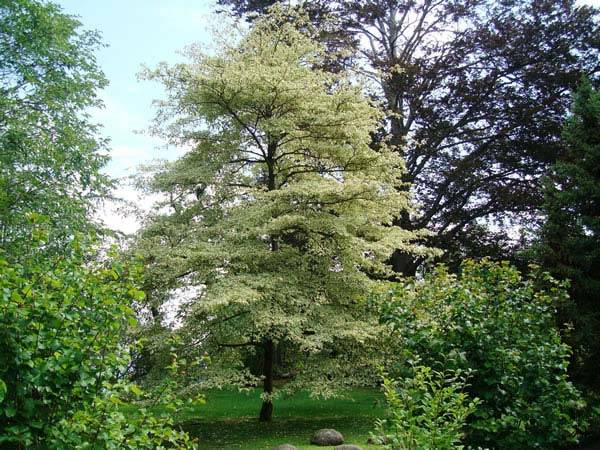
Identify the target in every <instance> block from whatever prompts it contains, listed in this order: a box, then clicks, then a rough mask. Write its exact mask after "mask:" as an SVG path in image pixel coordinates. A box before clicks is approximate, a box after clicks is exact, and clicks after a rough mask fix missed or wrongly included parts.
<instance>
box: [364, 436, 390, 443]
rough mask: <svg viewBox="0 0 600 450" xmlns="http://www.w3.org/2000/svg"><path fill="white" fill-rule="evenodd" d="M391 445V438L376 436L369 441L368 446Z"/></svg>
mask: <svg viewBox="0 0 600 450" xmlns="http://www.w3.org/2000/svg"><path fill="white" fill-rule="evenodd" d="M389 443H390V438H388V437H387V436H375V437H370V438H369V439H367V444H372V445H373V444H374V445H386V444H389Z"/></svg>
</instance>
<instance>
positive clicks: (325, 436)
mask: <svg viewBox="0 0 600 450" xmlns="http://www.w3.org/2000/svg"><path fill="white" fill-rule="evenodd" d="M310 443H311V444H314V445H340V444H343V443H344V436H342V433H340V432H339V431H336V430H334V429H331V428H324V429H322V430H318V431H316V432H315V434H314V435H313V437H312V439H311V440H310Z"/></svg>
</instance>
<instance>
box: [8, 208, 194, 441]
mask: <svg viewBox="0 0 600 450" xmlns="http://www.w3.org/2000/svg"><path fill="white" fill-rule="evenodd" d="M34 219H35V221H38V220H42V219H40V218H38V217H35V218H34ZM46 240H47V233H46V232H45V231H44V229H43V227H39V226H38V227H37V228H35V230H34V234H33V236H32V241H33V243H32V244H31V248H30V251H28V252H26V253H25V254H24V255H22V256H21V257H19V258H15V257H12V258H11V259H10V263H9V262H8V260H7V258H6V257H5V255H3V254H2V253H1V252H0V448H69V449H71V448H157V447H158V446H160V445H161V443H162V442H169V443H170V446H171V447H179V448H189V447H187V446H185V445H184V443H187V441H188V439H187V437H186V436H185V435H183V434H181V433H178V432H175V431H173V430H172V429H171V428H170V427H169V424H170V423H169V420H168V419H164V418H156V417H151V416H150V415H148V414H142V415H141V416H139V417H137V416H136V417H134V418H127V419H126V418H125V417H124V416H122V414H121V413H120V411H119V410H120V408H122V406H121V404H122V403H123V399H127V398H134V397H136V396H141V395H142V392H141V391H140V390H139V388H138V387H137V386H135V385H133V384H130V383H128V382H127V381H126V375H127V370H128V364H129V346H127V345H124V344H123V333H124V331H125V329H126V327H127V326H132V325H135V322H136V320H135V317H134V314H133V311H132V309H131V307H130V305H131V304H132V302H134V301H135V300H139V299H140V298H141V297H142V296H143V294H142V293H141V292H140V291H138V290H137V289H136V288H135V283H134V281H135V276H136V273H135V268H134V267H129V268H127V267H124V266H122V265H120V264H118V263H116V262H113V263H102V264H100V263H94V262H92V261H90V259H89V257H88V256H87V252H86V249H85V246H83V245H82V244H81V242H80V241H79V240H77V239H76V240H74V242H73V244H72V246H71V248H70V249H68V248H65V249H64V251H63V252H62V253H61V254H60V255H55V256H50V255H48V254H47V253H45V252H44V251H43V250H44V245H45V242H46Z"/></svg>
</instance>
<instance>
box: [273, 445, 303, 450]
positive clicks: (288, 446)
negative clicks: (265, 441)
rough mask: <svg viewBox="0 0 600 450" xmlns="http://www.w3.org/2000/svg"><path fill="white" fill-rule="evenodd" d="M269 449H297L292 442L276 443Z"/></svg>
mask: <svg viewBox="0 0 600 450" xmlns="http://www.w3.org/2000/svg"><path fill="white" fill-rule="evenodd" d="M271 450H298V449H297V448H296V447H294V446H293V445H292V444H281V445H278V446H277V447H273V448H272V449H271Z"/></svg>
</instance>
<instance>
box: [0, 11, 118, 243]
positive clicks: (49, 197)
mask: <svg viewBox="0 0 600 450" xmlns="http://www.w3.org/2000/svg"><path fill="white" fill-rule="evenodd" d="M100 46H101V43H100V41H99V37H98V34H97V33H95V32H89V31H82V30H81V29H80V24H79V22H78V21H77V20H75V19H74V18H72V17H70V16H68V15H65V14H64V13H62V12H61V11H60V9H59V7H58V6H56V5H53V4H51V3H42V2H38V1H33V0H14V1H13V0H1V1H0V148H1V150H2V151H1V152H0V248H2V249H5V250H10V249H11V248H13V250H10V251H11V253H14V254H16V253H18V251H17V250H15V248H16V247H15V246H17V247H18V246H19V245H20V244H22V243H23V241H25V244H26V241H27V240H28V239H29V235H30V231H31V226H30V222H29V221H28V219H27V215H28V213H30V212H35V213H37V214H41V215H44V216H46V217H48V218H49V220H50V222H49V223H50V224H52V229H53V233H52V239H53V242H49V243H48V245H49V246H50V247H53V246H56V247H58V246H60V245H63V244H64V242H65V239H66V238H68V237H69V236H72V234H73V233H74V232H75V231H83V230H84V228H88V229H90V228H91V227H92V224H91V222H90V220H89V218H90V214H89V213H90V209H91V207H92V206H93V205H94V202H95V201H97V200H98V199H99V198H100V197H101V196H103V195H106V194H107V192H108V188H109V186H110V181H109V180H108V179H107V177H106V176H105V175H103V174H102V173H101V172H100V169H101V168H102V167H103V166H104V164H105V163H106V162H107V160H108V159H107V155H106V152H105V150H106V149H105V141H104V140H103V139H102V138H100V137H99V136H98V134H97V127H96V126H95V125H94V124H93V123H92V122H91V121H90V119H89V117H88V108H90V107H92V106H98V105H99V104H100V100H99V99H98V96H97V91H98V89H100V88H102V87H104V86H105V85H106V83H107V81H106V79H105V77H104V74H103V73H102V72H101V71H100V69H99V68H98V66H97V64H96V59H95V56H94V52H95V51H96V50H97V49H98V48H99V47H100Z"/></svg>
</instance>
